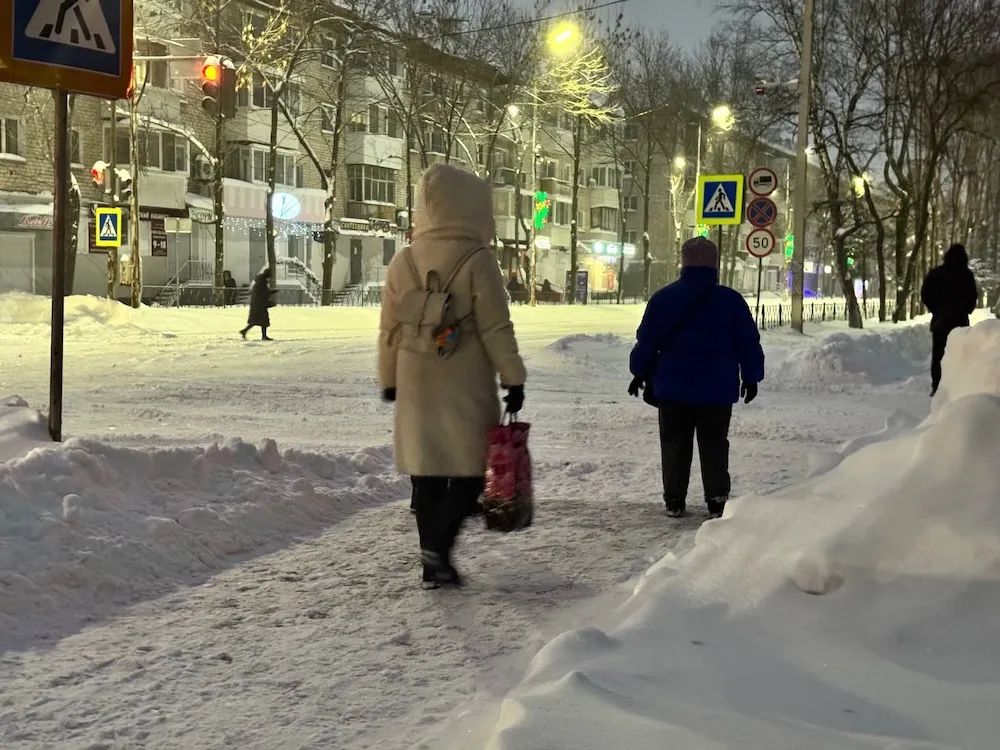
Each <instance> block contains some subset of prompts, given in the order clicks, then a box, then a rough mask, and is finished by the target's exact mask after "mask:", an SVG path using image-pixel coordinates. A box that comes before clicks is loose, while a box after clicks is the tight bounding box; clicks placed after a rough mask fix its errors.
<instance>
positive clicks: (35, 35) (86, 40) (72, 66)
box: [0, 0, 134, 441]
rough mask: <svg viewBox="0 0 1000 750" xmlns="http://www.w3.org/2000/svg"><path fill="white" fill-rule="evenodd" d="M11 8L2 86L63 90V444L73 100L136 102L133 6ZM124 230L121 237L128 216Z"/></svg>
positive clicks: (59, 206)
mask: <svg viewBox="0 0 1000 750" xmlns="http://www.w3.org/2000/svg"><path fill="white" fill-rule="evenodd" d="M5 4H6V5H7V6H8V7H7V8H5V9H4V10H2V11H0V81H5V82H7V83H16V84H21V85H23V86H38V87H42V88H49V89H54V90H55V97H54V98H55V134H54V135H55V138H54V141H55V149H54V151H55V159H54V163H53V172H54V183H55V186H54V188H55V189H54V191H53V196H52V220H53V229H52V335H51V347H50V355H49V434H50V435H51V436H52V439H53V440H55V441H61V440H62V396H63V316H64V312H65V300H64V298H65V296H66V231H67V228H68V222H67V216H66V195H67V193H68V192H69V97H68V95H69V94H70V93H76V94H84V95H88V96H97V97H101V98H104V99H111V100H115V99H124V98H127V97H128V95H129V86H130V81H131V77H132V50H133V45H134V39H133V33H134V32H133V28H132V0H13V1H12V2H8V3H5ZM118 229H119V234H120V233H121V220H120V218H119V222H118ZM97 231H98V233H100V222H98V230H97ZM98 239H99V238H98ZM74 260H75V259H74Z"/></svg>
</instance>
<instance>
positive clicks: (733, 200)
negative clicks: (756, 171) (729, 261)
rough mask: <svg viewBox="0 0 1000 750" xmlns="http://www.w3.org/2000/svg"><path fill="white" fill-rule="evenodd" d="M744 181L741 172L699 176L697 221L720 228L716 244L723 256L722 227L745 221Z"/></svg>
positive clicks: (720, 254)
mask: <svg viewBox="0 0 1000 750" xmlns="http://www.w3.org/2000/svg"><path fill="white" fill-rule="evenodd" d="M743 182H744V178H743V175H741V174H723V175H718V174H703V175H701V176H699V177H698V194H697V197H696V200H695V209H696V210H695V214H696V216H695V223H696V224H705V225H715V226H717V227H718V228H719V236H718V240H717V242H716V244H717V245H718V248H719V258H720V262H721V258H722V227H724V226H734V225H735V226H739V225H740V224H741V223H743Z"/></svg>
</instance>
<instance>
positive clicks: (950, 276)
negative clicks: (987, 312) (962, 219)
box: [920, 244, 979, 397]
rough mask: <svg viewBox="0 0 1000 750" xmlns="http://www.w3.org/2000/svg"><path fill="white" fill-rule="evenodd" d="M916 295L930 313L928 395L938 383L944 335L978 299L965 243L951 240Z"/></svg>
mask: <svg viewBox="0 0 1000 750" xmlns="http://www.w3.org/2000/svg"><path fill="white" fill-rule="evenodd" d="M920 299H921V300H923V303H924V307H926V308H927V310H928V311H929V312H930V314H931V396H932V397H933V396H934V394H936V393H937V389H938V386H940V385H941V360H942V359H944V349H945V345H946V344H947V343H948V335H949V334H950V333H951V332H952V331H954V330H955V329H956V328H964V327H967V326H968V325H969V316H970V315H972V313H973V312H974V311H975V309H976V304H977V303H978V302H979V290H978V289H977V288H976V277H975V276H974V275H973V274H972V271H971V270H970V269H969V256H968V255H967V254H966V252H965V247H963V246H962V245H959V244H954V245H952V246H951V247H949V248H948V249H947V250H946V251H945V254H944V263H942V264H941V265H940V266H937V267H936V268H932V269H931V270H930V272H928V274H927V278H925V279H924V285H923V287H922V288H921V289H920Z"/></svg>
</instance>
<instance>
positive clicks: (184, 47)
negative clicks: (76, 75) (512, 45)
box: [0, 0, 635, 303]
mask: <svg viewBox="0 0 1000 750" xmlns="http://www.w3.org/2000/svg"><path fill="white" fill-rule="evenodd" d="M199 5H200V4H198V3H195V2H193V0H143V6H144V7H143V10H144V12H143V14H142V18H143V22H144V24H145V26H144V27H143V28H141V29H137V44H136V84H137V88H138V89H139V90H140V91H141V92H142V95H141V98H140V100H139V103H138V113H139V116H138V142H137V150H138V155H139V158H138V164H139V169H138V174H136V175H134V182H135V185H136V187H135V190H136V194H137V196H138V200H139V216H138V226H139V232H138V235H139V251H140V256H141V273H142V278H143V288H144V291H143V298H144V300H145V301H147V302H149V301H152V300H158V301H160V302H164V303H172V302H176V301H177V300H178V298H179V297H180V298H181V299H183V300H185V301H187V302H205V301H207V300H208V299H209V294H208V292H207V290H208V289H209V288H210V286H211V284H212V282H213V277H214V255H215V231H216V221H215V215H214V209H213V201H212V197H211V196H212V175H213V168H212V164H211V157H212V155H213V154H214V122H213V120H212V118H210V117H209V116H208V115H207V114H206V113H205V112H204V111H203V108H202V105H201V100H202V92H201V90H200V72H201V64H202V61H203V59H204V57H205V56H206V55H207V54H211V53H213V52H214V51H215V50H214V49H213V46H214V45H213V44H212V33H211V29H206V25H205V23H204V22H203V20H202V19H200V18H199V16H198V12H197V8H198V7H199ZM201 7H203V6H201ZM227 7H228V6H227ZM227 12H229V13H232V14H238V15H235V16H233V17H232V18H231V19H230V20H229V22H228V23H229V27H230V28H245V27H246V26H248V25H249V26H251V27H252V26H255V25H257V26H260V27H261V28H264V27H266V24H267V20H268V19H267V15H266V14H267V10H266V8H264V7H263V6H257V5H255V4H254V3H252V2H249V1H248V2H245V3H242V4H240V5H239V6H238V7H236V6H232V7H228V11H227ZM378 39H379V40H381V42H382V43H381V44H371V45H369V46H368V48H367V49H366V50H365V51H360V52H356V53H355V54H353V55H350V56H345V54H344V51H343V47H342V40H341V38H340V30H339V29H338V28H336V27H332V28H329V29H324V30H322V31H321V33H320V34H318V35H317V40H318V41H319V44H318V47H319V48H320V50H323V51H322V52H321V53H319V54H315V55H311V56H309V57H308V59H303V61H302V63H301V64H300V65H299V66H298V67H297V68H296V69H295V71H294V72H293V74H292V75H291V77H290V78H289V80H288V82H287V85H286V86H285V88H284V91H283V94H282V102H283V105H284V110H286V111H287V112H288V115H289V116H288V117H286V116H285V114H284V112H282V113H281V116H280V117H279V118H277V122H276V124H275V127H276V132H277V137H276V139H275V144H276V153H277V155H276V158H275V163H274V167H275V173H276V183H277V186H276V191H275V195H274V196H273V199H272V210H273V214H274V219H275V250H276V254H277V256H278V258H279V274H278V276H279V281H280V285H281V286H282V287H283V288H284V289H287V290H289V291H292V292H295V295H289V296H288V297H286V299H289V300H291V299H300V300H302V301H306V302H308V301H318V300H319V297H320V290H319V288H318V284H317V280H318V279H320V278H322V274H323V255H324V244H323V239H324V222H325V221H326V219H327V206H328V205H332V207H333V216H334V218H335V220H336V227H337V230H338V231H337V243H336V254H335V259H334V264H333V288H334V289H335V290H343V289H353V288H362V287H364V286H366V285H367V286H371V285H376V286H377V285H379V284H381V282H382V280H383V279H384V273H385V268H386V266H387V265H388V263H389V261H390V260H391V258H392V257H393V255H394V254H395V252H396V251H397V249H398V248H399V247H400V246H401V245H402V244H403V243H404V242H405V235H406V231H407V228H408V227H409V226H410V225H411V224H412V222H419V217H418V216H410V215H409V211H408V209H410V207H411V206H412V204H413V200H414V198H415V191H416V188H417V185H418V181H419V176H420V173H421V171H422V170H423V168H424V167H426V166H428V165H430V164H433V163H436V162H439V161H448V162H451V163H454V164H456V165H458V166H460V167H463V168H467V169H470V170H474V171H476V172H477V173H479V174H481V175H483V176H484V177H488V178H489V179H490V180H491V181H492V183H493V185H494V190H495V196H494V207H495V212H496V218H497V247H496V250H497V254H498V260H500V261H501V263H502V265H504V267H505V268H507V269H508V270H509V272H511V273H513V274H515V275H517V274H519V275H520V276H521V278H522V280H523V279H524V278H525V274H524V271H525V269H526V268H527V267H528V265H529V260H530V257H531V253H530V252H529V251H528V248H527V243H526V240H525V237H526V233H525V228H526V227H527V224H528V222H530V220H531V215H532V205H531V204H532V200H533V195H534V193H535V190H544V191H545V192H546V193H548V194H549V196H550V197H551V200H552V211H551V213H550V221H549V223H548V224H547V225H546V226H545V227H544V229H542V230H541V231H540V232H539V233H538V237H537V241H536V248H537V250H536V253H537V263H538V273H537V278H538V281H539V283H540V282H541V281H542V280H543V279H547V280H549V282H550V283H551V285H552V286H553V287H554V288H555V289H556V290H559V289H561V288H562V287H563V286H564V284H565V282H566V277H567V272H568V270H569V265H570V263H569V245H570V228H571V223H572V222H573V220H574V219H575V220H576V222H577V225H578V228H579V238H578V241H579V243H580V244H579V247H578V250H579V252H580V256H579V257H580V264H581V268H583V269H585V270H587V271H588V274H589V283H590V286H591V288H592V289H595V290H601V289H614V288H616V285H617V284H618V279H617V273H618V264H617V260H616V259H615V256H614V253H616V252H621V251H622V250H621V249H619V247H618V246H619V244H620V243H619V242H618V239H619V237H618V234H619V223H620V210H621V205H620V193H619V191H620V190H621V188H622V185H623V181H624V179H625V175H624V174H623V172H622V168H621V166H620V165H617V166H616V165H615V164H614V163H613V160H608V159H607V158H603V157H601V156H600V155H599V153H600V151H599V149H591V148H586V149H585V150H584V155H583V158H582V159H581V160H580V167H581V168H580V170H579V172H578V173H577V174H575V175H574V174H572V173H573V160H572V158H571V153H572V148H571V145H572V132H571V124H570V123H568V122H567V121H566V118H565V117H564V116H560V114H559V113H557V112H552V113H542V112H541V111H540V112H539V115H538V116H539V123H540V126H539V128H538V129H537V139H536V145H537V149H536V154H537V162H538V163H537V174H538V184H537V185H536V186H531V185H528V184H527V183H528V177H527V175H528V173H529V172H530V165H529V164H528V163H527V162H526V152H527V149H528V145H529V144H528V139H527V138H526V135H527V131H528V125H527V119H528V113H529V112H530V107H531V104H530V103H522V106H521V109H522V110H523V112H524V113H525V114H524V115H522V117H521V118H520V120H519V119H518V118H515V117H513V116H512V115H511V114H510V111H513V109H512V108H511V107H509V96H508V98H507V99H505V100H504V102H505V103H504V105H503V106H502V107H501V106H498V105H497V104H496V103H494V101H493V97H492V96H491V94H492V93H493V92H494V91H495V89H496V88H497V87H498V86H499V85H500V83H501V82H500V81H499V78H498V76H497V74H496V73H495V71H491V70H490V69H489V68H488V67H487V66H484V65H482V64H480V63H471V62H470V61H467V60H461V59H458V58H456V57H455V56H454V55H450V54H447V53H445V52H443V51H441V50H440V49H437V48H435V47H434V46H433V45H431V44H428V43H427V42H422V41H419V40H414V39H405V40H398V39H397V40H393V41H392V43H388V44H386V43H385V41H386V39H387V37H386V35H384V34H380V35H379V37H378ZM237 64H239V61H237ZM259 67H261V66H255V68H259ZM246 70H247V72H246V74H244V75H241V86H240V88H239V92H238V102H237V113H236V116H235V117H233V118H232V119H229V120H227V121H226V123H225V127H224V131H223V132H224V153H223V174H224V178H223V205H224V211H225V215H224V221H223V229H224V247H225V267H226V269H227V270H229V271H230V272H231V273H232V275H233V276H234V278H235V279H236V281H237V284H238V285H247V284H249V282H250V281H251V280H252V278H253V276H254V275H255V274H256V273H257V272H258V271H259V270H260V269H261V268H262V267H263V266H264V265H266V262H267V253H266V247H267V242H266V236H265V213H266V212H265V207H266V204H267V194H268V190H267V177H268V167H269V166H270V162H271V159H270V153H269V151H270V144H271V131H272V111H273V108H272V106H271V105H272V86H270V85H269V80H268V78H267V75H266V73H267V71H266V70H265V71H264V75H262V74H261V72H260V70H256V69H255V70H254V72H252V73H251V72H249V70H250V66H247V68H246ZM345 71H346V72H345ZM341 83H343V85H344V89H343V94H344V95H343V96H341V95H340V90H339V86H340V84H341ZM338 100H339V102H340V106H338ZM51 112H52V107H51V96H50V95H49V93H48V92H47V91H42V90H28V89H25V88H23V87H18V86H10V85H3V84H0V247H2V248H3V252H2V254H0V291H9V290H21V291H25V292H29V293H36V294H47V293H48V290H49V289H50V287H51V242H52V184H53V177H52V148H51V142H52V139H51V127H52V125H51V123H52V116H51ZM498 112H499V119H498V117H497V114H498ZM338 124H340V126H341V127H340V128H338V127H337V125H338ZM335 131H336V132H335ZM337 135H339V136H340V138H339V141H338V139H337V138H336V136H337ZM335 144H337V145H338V146H339V148H337V149H336V151H335V149H334V145H335ZM130 146H131V142H130V138H129V108H128V102H124V101H123V102H118V103H117V106H116V108H115V109H114V111H112V105H111V104H110V103H108V102H104V101H100V100H95V99H92V98H88V97H75V100H74V102H73V113H72V139H71V157H72V158H71V161H72V162H73V166H72V171H73V175H74V177H75V181H76V183H77V184H78V185H79V192H80V213H79V224H78V227H79V228H78V232H77V245H76V253H77V254H76V272H75V283H74V292H75V293H77V294H95V295H104V294H105V293H106V290H107V283H108V282H107V278H108V267H109V260H108V253H107V251H106V250H104V249H103V248H97V247H96V246H95V244H96V243H95V242H94V234H95V227H94V221H93V215H94V208H95V207H96V206H100V205H107V204H108V202H109V198H110V196H109V195H108V194H106V193H105V191H104V189H103V187H101V186H99V185H95V184H93V182H92V179H91V175H90V170H91V167H92V166H93V165H94V164H95V162H98V161H103V162H106V163H107V164H108V165H110V166H117V167H119V168H122V167H124V168H129V166H130ZM574 180H576V181H577V184H578V186H579V201H578V203H579V205H578V211H577V215H576V216H575V217H574V216H572V209H571V192H572V185H573V181H574ZM334 187H335V192H334V194H333V196H332V198H331V197H330V192H331V189H333V188H334ZM518 202H519V203H518ZM126 213H127V208H126ZM518 216H520V217H521V220H522V221H521V222H520V225H519V226H516V224H518V222H517V221H516V217H518ZM124 225H125V228H126V237H124V238H123V239H125V240H127V230H128V228H129V221H128V220H127V219H126V221H125V222H124ZM627 254H628V255H629V257H630V258H631V257H633V256H634V255H635V248H634V247H632V245H631V243H630V244H629V245H628V246H627ZM119 255H120V256H125V255H127V243H126V246H125V247H123V248H122V249H121V251H120V253H119ZM116 260H117V261H119V262H120V261H121V258H118V259H116ZM182 288H183V289H185V290H186V291H187V292H191V291H192V290H193V291H194V292H198V290H201V291H202V293H200V294H199V293H193V294H192V293H187V294H186V295H185V296H182V295H180V290H181V289H182ZM116 294H117V296H118V297H119V298H121V299H125V298H127V297H128V296H129V289H128V288H127V287H124V286H121V285H119V286H118V287H117V289H116Z"/></svg>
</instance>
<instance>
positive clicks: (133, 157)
mask: <svg viewBox="0 0 1000 750" xmlns="http://www.w3.org/2000/svg"><path fill="white" fill-rule="evenodd" d="M139 96H140V92H139V82H138V81H137V80H136V79H135V66H133V67H132V98H131V99H130V100H129V160H130V161H131V171H132V175H131V176H132V191H131V193H130V194H129V199H128V210H129V233H130V234H129V247H130V253H129V277H130V279H129V280H130V281H131V282H132V293H131V296H130V297H131V299H130V301H131V303H132V307H134V308H136V309H138V308H139V305H140V304H141V303H142V267H141V265H140V264H141V260H140V258H139Z"/></svg>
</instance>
